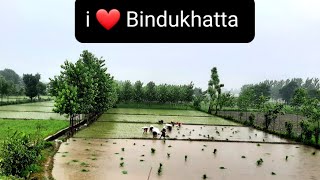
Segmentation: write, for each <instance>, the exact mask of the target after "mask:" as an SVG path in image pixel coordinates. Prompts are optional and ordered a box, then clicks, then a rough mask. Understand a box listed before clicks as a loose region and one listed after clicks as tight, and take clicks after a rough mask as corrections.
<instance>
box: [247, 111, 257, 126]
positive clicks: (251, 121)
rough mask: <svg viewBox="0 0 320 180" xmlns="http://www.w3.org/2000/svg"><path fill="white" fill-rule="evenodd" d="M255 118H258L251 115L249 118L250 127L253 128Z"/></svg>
mask: <svg viewBox="0 0 320 180" xmlns="http://www.w3.org/2000/svg"><path fill="white" fill-rule="evenodd" d="M255 118H256V117H255V115H254V114H253V113H251V114H250V116H249V124H248V125H249V126H253V124H254V120H255Z"/></svg>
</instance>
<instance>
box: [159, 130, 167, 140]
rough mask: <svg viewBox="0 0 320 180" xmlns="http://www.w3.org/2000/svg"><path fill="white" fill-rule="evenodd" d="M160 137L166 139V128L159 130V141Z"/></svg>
mask: <svg viewBox="0 0 320 180" xmlns="http://www.w3.org/2000/svg"><path fill="white" fill-rule="evenodd" d="M161 137H163V139H166V128H163V129H162V130H161V136H160V139H161Z"/></svg>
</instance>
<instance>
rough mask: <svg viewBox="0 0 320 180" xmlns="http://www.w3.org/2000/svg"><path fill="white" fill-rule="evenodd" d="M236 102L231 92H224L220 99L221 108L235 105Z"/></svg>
mask: <svg viewBox="0 0 320 180" xmlns="http://www.w3.org/2000/svg"><path fill="white" fill-rule="evenodd" d="M234 102H235V101H234V96H233V95H232V94H231V93H230V92H227V93H222V94H221V98H220V101H219V109H220V110H222V108H223V107H233V106H234Z"/></svg>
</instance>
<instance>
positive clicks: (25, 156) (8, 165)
mask: <svg viewBox="0 0 320 180" xmlns="http://www.w3.org/2000/svg"><path fill="white" fill-rule="evenodd" d="M43 148H44V144H43V141H42V140H39V139H38V138H35V139H33V138H31V137H30V135H25V134H23V133H18V132H15V133H14V134H13V135H10V136H9V137H7V138H6V139H5V141H4V142H3V144H2V146H1V151H0V157H1V161H0V169H1V171H2V172H3V174H5V175H13V176H19V177H28V176H29V175H30V173H31V172H32V171H35V170H37V169H38V168H37V166H36V165H35V164H36V163H37V162H38V161H39V160H40V156H41V150H42V149H43Z"/></svg>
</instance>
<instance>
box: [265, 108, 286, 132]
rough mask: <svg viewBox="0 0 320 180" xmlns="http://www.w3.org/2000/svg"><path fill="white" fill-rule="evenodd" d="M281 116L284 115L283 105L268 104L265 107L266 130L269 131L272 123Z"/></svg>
mask: <svg viewBox="0 0 320 180" xmlns="http://www.w3.org/2000/svg"><path fill="white" fill-rule="evenodd" d="M280 114H283V105H282V104H275V105H274V104H270V103H268V104H266V105H265V106H264V118H265V122H264V123H265V129H267V130H268V129H269V126H270V124H271V122H274V121H275V120H276V119H277V117H278V116H279V115H280Z"/></svg>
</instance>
